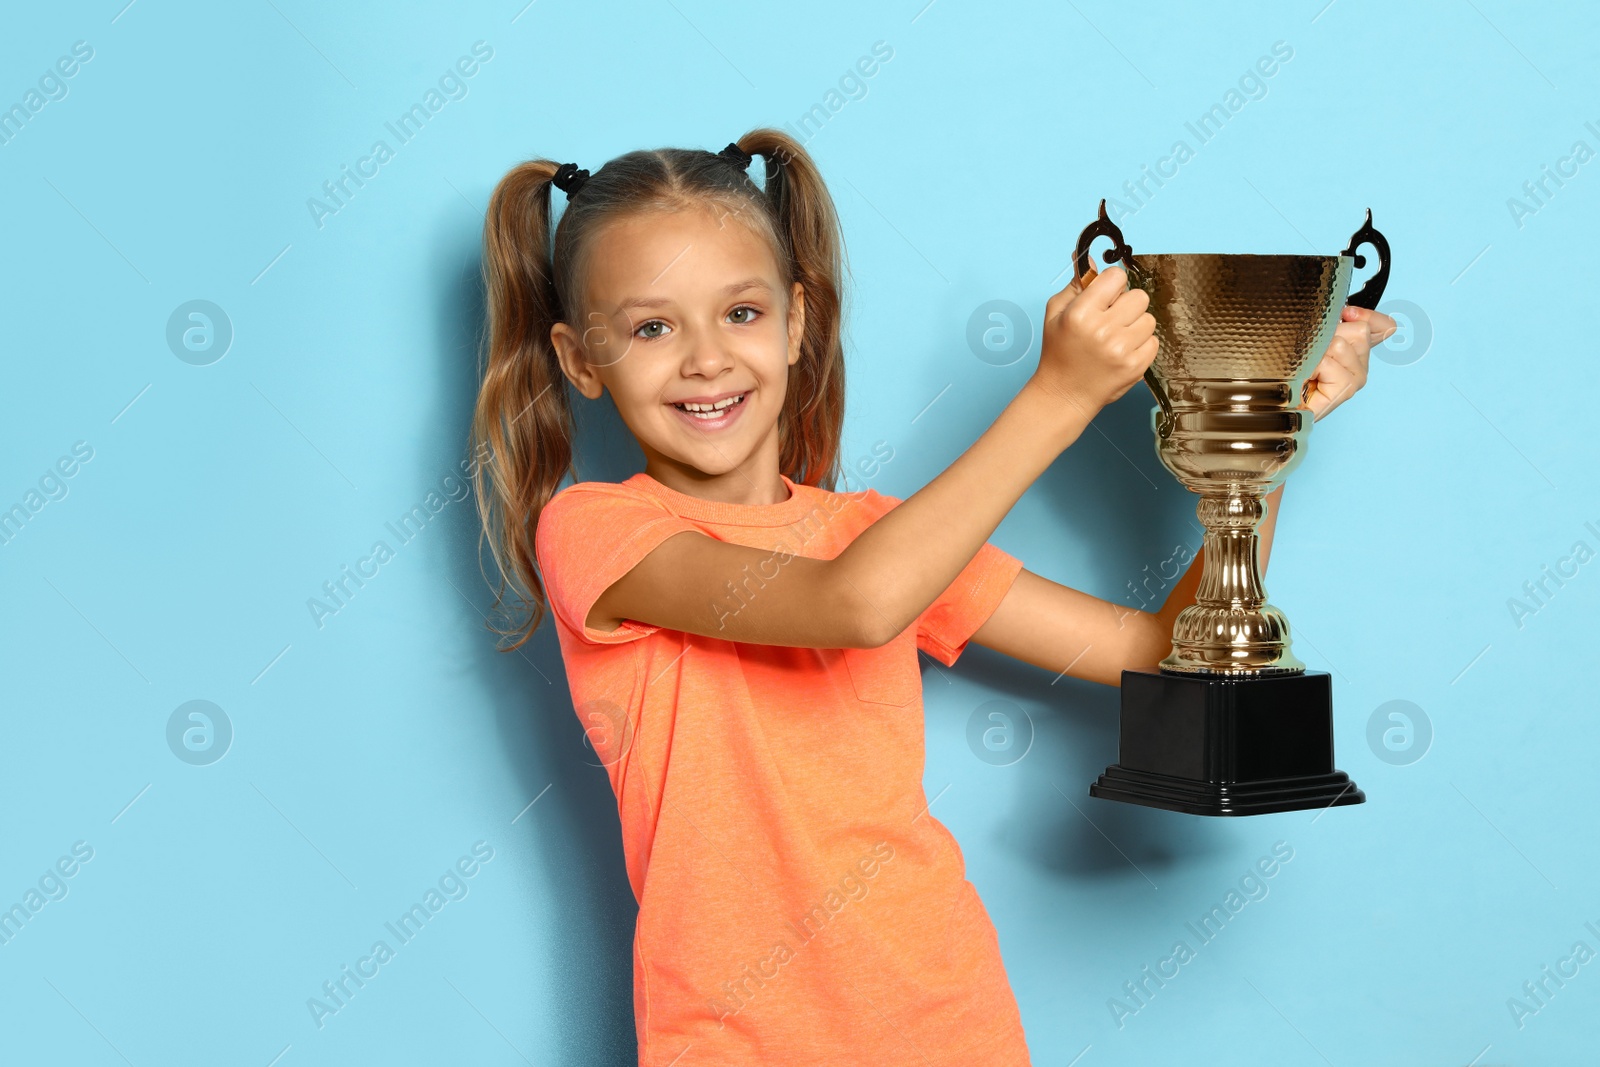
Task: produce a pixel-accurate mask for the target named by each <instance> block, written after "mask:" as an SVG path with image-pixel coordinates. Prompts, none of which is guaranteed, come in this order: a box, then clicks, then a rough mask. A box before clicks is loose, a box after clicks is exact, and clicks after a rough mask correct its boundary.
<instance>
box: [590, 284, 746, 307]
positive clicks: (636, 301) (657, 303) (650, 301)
mask: <svg viewBox="0 0 1600 1067" xmlns="http://www.w3.org/2000/svg"><path fill="white" fill-rule="evenodd" d="M749 289H761V290H764V291H766V292H768V293H771V292H772V286H770V285H768V284H767V283H766V282H764V281H762V280H761V279H760V278H746V279H745V280H744V281H742V282H734V283H733V284H732V285H728V286H724V287H723V289H722V291H721V294H720V295H722V296H732V295H733V294H735V293H742V292H745V291H746V290H749ZM670 303H672V301H671V300H670V299H668V298H667V297H664V296H660V297H650V298H645V297H642V296H635V297H629V298H628V299H627V300H624V301H622V303H620V304H618V305H617V310H618V311H624V310H626V309H628V308H653V307H661V306H662V305H664V304H670Z"/></svg>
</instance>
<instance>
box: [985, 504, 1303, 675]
mask: <svg viewBox="0 0 1600 1067" xmlns="http://www.w3.org/2000/svg"><path fill="white" fill-rule="evenodd" d="M1282 501H1283V486H1281V485H1280V486H1278V488H1276V489H1274V490H1273V491H1272V492H1271V493H1269V494H1267V498H1266V505H1267V506H1266V515H1265V516H1263V517H1262V519H1261V525H1260V536H1261V551H1260V553H1259V558H1260V561H1261V573H1262V575H1263V576H1265V574H1266V571H1267V558H1268V555H1269V553H1270V552H1271V550H1272V532H1273V529H1274V528H1275V527H1276V526H1277V523H1278V508H1279V506H1280V505H1281V503H1282ZM1204 566H1205V550H1204V549H1201V550H1200V551H1199V552H1197V553H1195V558H1194V562H1193V563H1191V564H1190V565H1189V569H1188V570H1186V571H1184V572H1183V575H1182V577H1180V578H1179V579H1178V580H1177V581H1176V582H1175V583H1174V584H1173V586H1172V589H1171V590H1170V591H1169V592H1168V593H1167V599H1166V600H1165V601H1164V602H1163V603H1162V605H1161V609H1160V610H1159V611H1155V612H1149V611H1140V610H1138V609H1137V608H1130V607H1127V606H1126V605H1123V604H1113V603H1112V602H1111V601H1109V600H1101V599H1100V598H1099V597H1095V596H1090V595H1089V594H1088V593H1084V592H1080V591H1079V590H1077V589H1073V588H1071V587H1070V586H1065V585H1061V584H1059V583H1057V582H1052V581H1051V580H1050V579H1048V578H1043V577H1040V576H1039V575H1037V574H1034V573H1033V572H1032V571H1029V570H1024V571H1022V572H1021V573H1019V574H1018V575H1017V580H1016V581H1015V582H1013V583H1012V585H1011V590H1010V592H1008V593H1006V595H1005V598H1004V599H1003V600H1001V601H1000V606H999V607H998V608H996V609H995V611H994V614H993V615H991V616H989V618H988V620H987V621H986V622H984V624H983V625H982V626H980V627H978V630H977V632H976V633H974V634H973V635H972V640H973V641H974V642H976V643H977V644H980V645H983V646H984V647H986V648H992V649H994V650H995V651H996V652H1003V653H1005V654H1006V655H1008V656H1011V657H1013V658H1015V659H1020V660H1022V661H1023V662H1024V663H1031V664H1033V665H1034V666H1036V667H1043V668H1045V669H1046V670H1051V671H1058V672H1060V673H1061V674H1070V675H1072V676H1073V677H1074V678H1084V679H1087V680H1088V681H1091V682H1101V683H1103V684H1105V685H1121V684H1122V672H1123V671H1124V670H1131V671H1153V670H1155V669H1156V666H1157V664H1158V663H1159V662H1160V661H1161V660H1162V659H1163V658H1164V657H1165V656H1166V654H1167V653H1168V652H1171V651H1172V624H1173V623H1174V622H1175V621H1177V618H1178V612H1180V611H1182V610H1183V609H1184V608H1186V607H1188V606H1189V605H1190V604H1193V603H1194V598H1195V592H1196V591H1197V590H1198V589H1199V588H1200V574H1201V572H1202V571H1203V569H1204Z"/></svg>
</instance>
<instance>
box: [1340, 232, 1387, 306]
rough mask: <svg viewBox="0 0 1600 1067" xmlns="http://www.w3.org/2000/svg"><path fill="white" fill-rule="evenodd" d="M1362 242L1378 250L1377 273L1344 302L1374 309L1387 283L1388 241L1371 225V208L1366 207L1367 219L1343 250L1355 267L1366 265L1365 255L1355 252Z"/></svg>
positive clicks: (1381, 297)
mask: <svg viewBox="0 0 1600 1067" xmlns="http://www.w3.org/2000/svg"><path fill="white" fill-rule="evenodd" d="M1363 244H1370V245H1371V246H1372V247H1373V248H1375V249H1377V251H1378V273H1376V274H1374V275H1373V276H1372V277H1370V278H1368V279H1367V284H1366V285H1363V286H1362V287H1361V291H1360V292H1358V293H1356V294H1355V295H1354V296H1352V297H1350V299H1349V300H1347V301H1345V303H1347V304H1349V305H1350V306H1351V307H1358V308H1366V309H1367V310H1368V311H1372V310H1375V309H1376V308H1377V306H1378V301H1379V300H1382V299H1383V290H1384V288H1385V287H1386V286H1387V285H1388V284H1389V241H1388V239H1387V238H1385V237H1384V236H1383V234H1381V233H1379V232H1378V231H1377V229H1376V228H1375V227H1374V226H1373V225H1372V209H1371V208H1370V207H1369V208H1367V221H1366V222H1364V223H1362V224H1361V229H1359V230H1357V231H1356V232H1355V233H1354V235H1352V236H1351V238H1350V247H1349V248H1346V249H1345V250H1344V255H1347V256H1349V257H1350V258H1351V259H1353V260H1355V265H1356V266H1357V267H1365V266H1366V265H1367V257H1366V256H1362V255H1357V254H1356V249H1357V248H1360V247H1361V246H1362V245H1363Z"/></svg>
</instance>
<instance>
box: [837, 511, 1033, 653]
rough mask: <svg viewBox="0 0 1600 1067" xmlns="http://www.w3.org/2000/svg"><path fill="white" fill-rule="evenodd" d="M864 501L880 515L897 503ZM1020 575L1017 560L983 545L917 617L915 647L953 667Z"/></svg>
mask: <svg viewBox="0 0 1600 1067" xmlns="http://www.w3.org/2000/svg"><path fill="white" fill-rule="evenodd" d="M867 499H868V500H869V501H871V502H872V503H874V504H876V505H877V506H878V509H879V512H880V516H881V514H882V513H886V512H888V511H890V510H892V509H893V508H894V507H896V506H897V505H899V504H900V502H901V501H900V498H898V497H892V496H888V495H886V494H881V493H878V492H877V491H875V490H871V489H869V490H867ZM1021 572H1022V561H1021V560H1020V559H1018V558H1017V557H1015V556H1013V555H1011V554H1010V553H1008V552H1006V551H1004V550H1003V549H1001V548H998V547H996V546H995V545H994V544H993V543H991V542H987V541H986V542H984V543H983V544H982V545H980V546H979V547H978V554H977V555H975V556H973V557H972V559H971V560H970V561H969V562H968V563H967V565H966V566H965V567H964V568H962V570H961V573H960V574H958V575H956V580H955V581H953V582H951V583H950V587H949V588H948V589H946V590H945V591H944V592H942V593H940V594H939V597H938V599H937V600H935V601H934V602H933V603H932V604H929V605H928V607H927V608H926V609H925V610H924V611H923V613H922V614H921V615H919V616H918V617H917V647H918V648H920V649H921V650H922V651H924V652H926V653H927V654H928V655H930V656H932V657H933V658H934V659H936V660H938V661H939V662H940V663H943V664H944V665H945V666H946V667H950V666H953V665H954V664H955V662H956V659H957V657H959V656H960V655H961V653H962V652H963V651H964V650H965V649H966V647H967V642H968V641H970V640H971V639H972V635H973V634H975V633H977V632H978V628H979V627H981V626H982V625H983V624H984V623H985V622H987V621H988V619H989V616H991V615H993V614H994V612H995V609H996V608H998V607H999V606H1000V601H1002V600H1004V599H1005V596H1006V593H1008V592H1010V590H1011V585H1012V583H1013V582H1015V581H1016V579H1017V575H1018V574H1020V573H1021Z"/></svg>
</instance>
